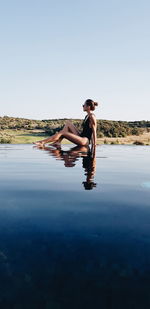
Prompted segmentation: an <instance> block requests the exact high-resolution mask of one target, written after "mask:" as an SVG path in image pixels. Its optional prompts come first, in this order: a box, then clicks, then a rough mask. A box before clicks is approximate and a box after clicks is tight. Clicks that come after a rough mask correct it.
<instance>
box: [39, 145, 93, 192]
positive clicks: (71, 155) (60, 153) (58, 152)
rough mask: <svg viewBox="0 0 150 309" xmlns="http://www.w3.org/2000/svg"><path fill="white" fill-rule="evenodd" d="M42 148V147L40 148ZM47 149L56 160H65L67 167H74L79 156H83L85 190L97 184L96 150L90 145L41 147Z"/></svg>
mask: <svg viewBox="0 0 150 309" xmlns="http://www.w3.org/2000/svg"><path fill="white" fill-rule="evenodd" d="M39 149H40V148H39ZM41 149H42V150H45V151H47V152H48V153H49V154H50V155H51V156H53V157H54V158H55V159H56V160H62V161H64V166H65V167H74V166H75V165H76V162H77V161H78V160H79V158H82V167H83V169H84V175H85V176H86V179H85V181H83V182H82V184H83V187H84V189H85V190H92V189H93V188H95V187H96V186H97V183H95V182H94V176H95V173H96V152H95V153H94V154H93V152H92V151H91V149H90V147H86V146H75V147H72V148H71V149H69V150H67V151H66V150H63V149H62V148H61V147H60V148H53V147H46V146H44V147H43V148H41Z"/></svg>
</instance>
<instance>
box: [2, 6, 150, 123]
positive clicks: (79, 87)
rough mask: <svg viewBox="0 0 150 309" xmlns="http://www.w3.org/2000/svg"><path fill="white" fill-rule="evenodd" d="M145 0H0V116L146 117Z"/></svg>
mask: <svg viewBox="0 0 150 309" xmlns="http://www.w3.org/2000/svg"><path fill="white" fill-rule="evenodd" d="M149 12H150V2H149V1H145V0H143V1H138V0H136V1H135V0H133V1H132V0H130V1H129V0H126V1H121V0H120V1H118V0H109V1H108V0H105V1H104V0H103V1H101V0H93V1H89V0H76V1H73V0H70V1H69V0H53V1H51V0H36V1H35V0H30V1H29V0H26V1H23V0H13V1H12V0H5V1H0V43H1V47H0V116H4V115H8V116H18V117H27V118H33V119H48V118H83V117H84V116H85V115H84V114H83V111H82V104H83V102H84V101H85V99H87V98H92V99H94V100H95V101H98V102H99V103H100V106H99V107H98V108H97V110H96V111H95V114H96V116H97V118H99V119H113V120H143V119H145V120H150V87H149V83H150V40H149V38H150V18H149Z"/></svg>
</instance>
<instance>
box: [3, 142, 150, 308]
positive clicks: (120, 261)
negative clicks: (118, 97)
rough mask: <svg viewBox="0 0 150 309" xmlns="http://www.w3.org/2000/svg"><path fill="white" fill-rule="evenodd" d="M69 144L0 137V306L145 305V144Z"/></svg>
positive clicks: (149, 197) (149, 186) (149, 236)
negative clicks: (92, 151)
mask: <svg viewBox="0 0 150 309" xmlns="http://www.w3.org/2000/svg"><path fill="white" fill-rule="evenodd" d="M72 147H73V145H63V146H62V150H61V151H60V150H55V149H54V148H52V147H51V148H47V149H37V148H34V147H33V146H32V145H1V146H0V184H1V185H0V308H2V309H5V308H11V309H22V308H23V309H30V308H32V309H64V308H65V309H68V308H69V309H70V308H73V309H80V308H94V309H97V308H98V309H99V308H101V309H106V308H111V309H112V308H113V309H120V308H121V309H124V308H125V309H126V308H128V309H130V308H136V309H137V308H140V309H141V308H142V309H144V308H146V309H149V308H150V293H149V286H150V155H149V151H150V147H148V146H119V145H117V146H115V145H111V146H110V145H104V146H98V147H97V151H96V159H91V158H90V157H89V155H87V152H86V149H84V148H82V149H81V148H78V147H76V148H74V149H71V148H72ZM70 149H71V151H70Z"/></svg>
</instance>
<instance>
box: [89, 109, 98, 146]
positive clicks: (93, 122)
mask: <svg viewBox="0 0 150 309" xmlns="http://www.w3.org/2000/svg"><path fill="white" fill-rule="evenodd" d="M90 125H91V128H92V147H93V146H96V143H97V134H96V130H97V123H96V117H95V116H94V115H92V114H91V115H90Z"/></svg>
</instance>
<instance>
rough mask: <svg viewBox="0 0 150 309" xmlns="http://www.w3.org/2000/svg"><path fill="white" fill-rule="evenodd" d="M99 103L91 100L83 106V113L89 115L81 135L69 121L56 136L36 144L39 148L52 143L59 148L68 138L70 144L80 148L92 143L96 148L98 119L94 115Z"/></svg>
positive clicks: (84, 122)
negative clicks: (64, 139)
mask: <svg viewBox="0 0 150 309" xmlns="http://www.w3.org/2000/svg"><path fill="white" fill-rule="evenodd" d="M97 105H98V103H97V102H94V101H93V100H91V99H88V100H86V101H85V103H84V104H83V111H84V112H86V113H87V115H86V117H85V119H84V121H83V124H82V127H83V129H82V132H81V133H80V132H79V131H78V130H77V129H76V127H75V126H74V125H73V124H72V122H71V121H69V120H67V121H66V124H65V126H64V128H63V129H62V130H61V131H59V132H57V133H56V134H54V135H52V136H51V137H48V138H46V139H44V140H41V141H38V142H36V143H35V144H36V145H37V146H40V147H42V146H44V145H45V144H47V143H52V144H51V145H53V146H56V147H59V146H60V143H61V141H62V139H63V138H66V139H67V140H69V141H70V142H72V143H74V144H76V145H79V146H88V145H89V144H90V143H91V142H92V147H94V146H96V141H97V136H96V129H97V123H96V117H95V115H94V114H93V113H92V112H93V111H94V110H95V106H97Z"/></svg>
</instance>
